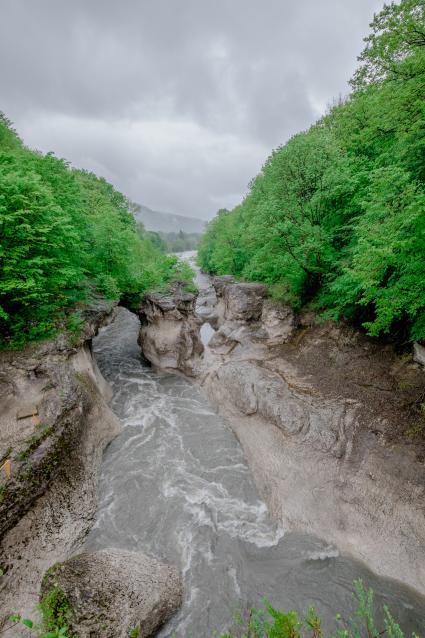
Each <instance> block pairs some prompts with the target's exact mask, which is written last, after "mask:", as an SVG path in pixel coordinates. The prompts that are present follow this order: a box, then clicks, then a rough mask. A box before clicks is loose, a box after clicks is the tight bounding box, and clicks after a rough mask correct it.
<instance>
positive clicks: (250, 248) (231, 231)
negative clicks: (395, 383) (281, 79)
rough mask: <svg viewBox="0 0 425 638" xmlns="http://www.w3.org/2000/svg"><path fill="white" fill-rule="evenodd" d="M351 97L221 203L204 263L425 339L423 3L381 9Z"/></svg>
mask: <svg viewBox="0 0 425 638" xmlns="http://www.w3.org/2000/svg"><path fill="white" fill-rule="evenodd" d="M370 27H371V32H370V34H369V35H368V36H367V37H366V38H365V48H364V50H363V52H362V54H361V56H360V57H359V62H360V65H359V68H358V70H357V71H356V73H355V75H354V77H353V78H352V80H351V87H352V91H351V93H350V95H348V97H346V98H345V99H343V100H339V101H338V102H337V103H335V104H334V105H333V106H332V107H331V108H330V109H329V110H328V112H327V113H326V115H325V116H324V117H322V118H321V119H320V120H319V121H318V122H316V123H315V124H314V125H313V126H312V127H311V128H310V129H309V130H307V131H305V132H301V133H299V134H297V135H295V136H294V137H292V138H291V139H290V140H289V141H288V142H287V143H286V144H284V145H283V146H281V147H279V148H277V149H276V150H274V151H273V152H272V154H271V156H270V157H269V158H268V159H267V161H266V163H265V164H264V166H263V168H262V170H261V172H260V174H259V175H257V177H255V179H253V181H252V182H251V184H250V185H249V192H248V194H247V196H246V197H245V199H244V201H243V202H242V203H241V204H240V205H239V206H236V208H234V209H233V210H231V211H228V210H220V211H219V212H218V214H217V216H216V217H215V218H214V220H213V221H212V222H210V223H209V225H208V227H207V231H206V233H205V235H204V237H203V239H202V240H201V245H200V249H199V263H200V265H201V266H202V268H203V269H205V270H207V271H209V272H211V273H217V274H225V273H232V274H234V275H236V276H237V277H239V278H242V279H247V280H255V281H261V282H265V283H266V284H268V285H269V288H270V293H271V295H272V296H273V297H275V298H277V299H280V300H282V301H283V302H285V303H289V304H291V305H292V306H293V307H294V308H295V309H298V310H299V309H300V308H301V307H303V306H304V305H305V304H309V305H311V306H312V307H314V308H316V309H318V310H320V311H321V313H322V316H324V317H326V318H334V319H340V318H345V319H348V320H350V321H353V322H356V323H357V324H361V325H363V326H364V328H365V329H366V331H367V332H368V334H369V335H372V336H378V335H384V334H385V333H389V334H390V335H391V337H396V338H398V339H401V340H402V341H408V340H420V339H424V338H425V2H424V0H402V1H401V2H400V3H399V4H394V3H392V4H389V5H385V6H384V8H383V9H382V11H381V12H380V13H378V14H377V15H375V16H374V19H373V22H372V23H371V25H370Z"/></svg>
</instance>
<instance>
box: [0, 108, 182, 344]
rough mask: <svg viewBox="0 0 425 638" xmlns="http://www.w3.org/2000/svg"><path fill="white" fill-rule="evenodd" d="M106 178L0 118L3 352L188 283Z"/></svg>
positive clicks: (0, 334)
mask: <svg viewBox="0 0 425 638" xmlns="http://www.w3.org/2000/svg"><path fill="white" fill-rule="evenodd" d="M130 211H131V204H130V202H129V201H128V200H127V199H126V198H125V197H124V195H122V194H121V193H119V192H118V191H117V190H115V189H114V188H113V186H112V185H111V184H109V183H108V182H107V181H106V180H104V179H103V178H100V177H97V176H96V175H94V174H93V173H90V172H88V171H85V170H78V169H75V168H73V167H71V166H70V164H69V163H68V162H66V161H65V160H63V159H59V158H57V157H55V156H54V155H53V154H52V153H47V154H42V153H39V152H36V151H32V150H30V149H28V148H26V147H25V146H24V144H23V143H22V141H21V140H20V138H19V137H18V135H17V133H16V132H15V130H14V129H13V126H12V124H11V122H10V121H9V120H8V119H7V118H6V116H5V115H3V114H1V113H0V347H7V346H20V345H23V344H24V343H25V342H26V341H30V340H33V339H40V338H45V337H48V336H50V335H52V334H53V333H54V332H55V331H56V330H57V329H58V328H63V327H65V328H66V327H67V326H75V325H77V324H78V313H79V309H81V308H83V307H84V306H85V305H86V304H88V303H92V302H93V300H95V299H96V298H98V297H102V298H107V299H121V300H122V301H123V302H124V303H126V304H127V305H131V304H134V305H136V304H137V302H138V301H139V299H140V297H141V295H142V294H143V293H144V292H145V291H146V290H148V289H151V288H158V287H161V286H164V285H166V284H167V282H169V281H171V280H172V279H173V278H182V277H183V278H184V277H187V276H188V272H187V269H185V267H184V266H183V265H181V264H180V263H179V262H178V260H177V259H176V258H175V257H172V256H167V255H164V254H163V253H162V252H161V250H160V249H159V248H158V247H157V246H155V245H154V243H153V242H152V239H151V237H150V236H149V233H147V232H146V231H145V230H144V228H143V227H142V226H140V225H138V226H137V227H136V222H135V219H134V217H133V215H132V214H131V212H130Z"/></svg>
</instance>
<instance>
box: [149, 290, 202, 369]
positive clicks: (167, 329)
mask: <svg viewBox="0 0 425 638" xmlns="http://www.w3.org/2000/svg"><path fill="white" fill-rule="evenodd" d="M195 302H196V295H194V294H192V293H188V292H184V291H183V290H182V289H181V288H179V287H177V288H176V289H175V290H174V292H170V293H168V294H160V293H153V294H148V295H146V296H145V298H144V300H143V303H142V305H141V307H140V310H139V317H140V322H141V328H140V335H139V344H140V347H141V349H142V352H143V355H144V356H145V357H146V359H147V360H148V361H150V362H151V363H152V365H153V366H155V367H157V368H161V369H162V370H168V371H174V372H182V373H183V374H186V375H188V376H193V375H194V374H195V370H196V367H197V365H198V363H199V361H200V356H201V354H202V352H203V349H204V346H203V345H202V341H201V338H200V335H199V329H200V325H201V321H200V320H199V319H198V318H197V317H196V316H195Z"/></svg>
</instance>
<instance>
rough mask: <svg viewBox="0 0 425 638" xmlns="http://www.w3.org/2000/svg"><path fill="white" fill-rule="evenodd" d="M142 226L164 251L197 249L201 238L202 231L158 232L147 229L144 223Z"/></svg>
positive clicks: (180, 251)
mask: <svg viewBox="0 0 425 638" xmlns="http://www.w3.org/2000/svg"><path fill="white" fill-rule="evenodd" d="M140 226H141V231H142V233H146V235H147V236H148V237H149V239H150V240H151V241H152V243H153V244H154V246H156V247H157V248H158V249H159V250H160V251H161V252H162V253H182V252H184V251H185V250H196V249H197V248H198V245H199V240H200V238H201V235H200V233H185V232H183V231H182V230H180V231H179V232H178V233H174V232H171V233H164V232H162V231H159V232H156V231H153V230H148V231H145V229H144V228H143V225H142V224H140V223H139V227H140Z"/></svg>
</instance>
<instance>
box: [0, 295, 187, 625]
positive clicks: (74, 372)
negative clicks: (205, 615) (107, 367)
mask: <svg viewBox="0 0 425 638" xmlns="http://www.w3.org/2000/svg"><path fill="white" fill-rule="evenodd" d="M113 317H114V305H113V304H106V303H99V304H98V305H97V306H96V307H95V308H91V309H87V310H86V311H85V312H84V314H83V324H82V328H81V331H80V332H79V333H78V334H75V333H74V334H71V335H70V334H66V333H62V334H60V335H59V336H58V337H57V338H55V339H52V340H50V341H44V342H42V343H40V344H35V345H34V344H33V345H30V346H28V347H26V348H25V349H23V350H20V351H8V352H2V353H1V354H0V370H1V373H0V414H1V428H0V459H1V463H0V465H1V466H2V470H1V476H0V490H1V492H0V556H1V561H0V568H1V573H2V575H1V576H0V598H1V607H0V609H1V613H0V630H3V631H4V630H5V628H7V627H9V626H10V622H9V621H8V620H7V619H8V617H9V616H10V614H12V613H16V612H18V613H20V614H22V615H23V616H24V617H29V618H33V619H34V618H36V617H37V611H36V607H37V604H38V601H39V591H40V586H41V583H42V580H43V575H44V574H45V572H46V570H48V569H49V568H52V566H53V565H54V564H56V563H58V561H59V564H58V566H57V568H56V569H59V570H66V569H67V565H68V561H69V559H70V557H72V556H74V555H75V553H76V552H77V551H78V548H79V547H80V545H81V542H82V540H83V539H84V537H85V536H86V534H87V532H88V531H89V530H90V528H91V525H92V523H93V517H94V514H95V511H96V506H97V489H96V488H97V476H98V468H99V465H100V462H101V459H102V453H103V450H104V448H105V446H106V445H107V444H108V443H109V442H110V441H111V439H113V438H114V437H115V436H116V435H117V434H118V433H119V432H120V430H121V426H120V423H119V421H118V419H117V418H116V417H115V415H114V414H113V412H112V411H111V410H110V408H109V406H108V401H109V399H110V397H111V390H110V388H109V386H108V384H107V383H106V381H105V380H104V379H103V377H102V375H101V374H100V372H99V370H98V368H97V365H96V362H95V361H94V359H93V357H92V352H91V340H92V338H93V337H94V336H95V335H96V334H97V332H98V331H99V330H100V329H101V327H102V326H105V325H107V324H108V323H109V322H110V321H111V320H112V319H113ZM121 559H122V560H121ZM75 560H77V559H71V562H72V561H74V563H72V565H78V569H77V570H74V572H73V574H74V577H73V581H72V582H73V587H74V589H73V592H74V594H75V593H76V592H77V591H78V588H79V591H80V593H81V592H82V594H81V596H80V601H79V605H80V607H81V604H83V609H84V611H83V612H81V609H80V607H79V605H78V604H77V603H76V601H73V603H72V604H74V603H76V604H75V606H74V607H73V608H72V614H71V616H70V618H71V617H72V619H73V621H72V623H71V624H72V626H74V624H75V626H76V627H77V628H78V631H79V635H81V636H82V637H83V636H86V635H98V636H100V635H102V636H104V635H105V636H106V635H111V636H121V635H122V636H127V635H128V631H127V630H130V629H132V628H134V627H135V626H136V625H137V623H138V622H143V623H144V625H146V632H148V630H149V632H150V633H152V632H154V631H155V630H156V628H157V627H158V626H159V625H161V624H162V623H163V622H164V621H165V620H166V619H167V618H168V617H169V615H170V614H171V613H172V612H173V611H175V609H176V608H177V607H178V606H179V604H180V599H181V585H180V584H179V578H178V575H177V574H175V573H174V571H173V572H172V573H171V572H170V571H169V568H168V567H166V566H164V565H161V564H160V563H158V561H154V560H153V559H149V558H147V557H144V556H143V555H141V554H138V555H137V556H132V557H128V556H127V557H126V556H124V557H122V556H121V558H120V556H116V552H115V554H114V551H113V550H111V551H106V552H103V554H102V556H98V555H97V553H93V554H87V553H86V554H84V555H82V556H79V557H78V560H77V562H76V563H75ZM117 562H121V571H123V570H124V571H125V570H126V579H127V581H128V582H127V590H128V592H129V591H130V589H131V587H132V586H133V585H134V587H133V589H132V590H131V591H132V594H131V595H132V596H133V598H134V604H133V605H130V606H129V607H128V606H127V607H125V608H123V610H122V613H121V616H119V617H118V616H116V614H115V616H114V614H113V612H112V611H111V613H110V614H107V615H106V616H105V614H103V615H102V614H100V613H99V614H98V619H97V620H98V622H100V619H101V620H102V623H103V629H102V631H100V629H99V627H98V633H96V634H93V633H90V631H91V630H92V629H93V623H94V622H95V620H94V616H93V614H94V615H96V613H97V612H96V610H97V611H99V609H98V607H99V605H101V606H102V604H103V603H107V605H108V606H109V607H110V608H111V610H112V609H113V605H112V602H111V591H112V590H113V589H114V583H115V584H116V574H117V569H116V567H117V566H116V563H117ZM141 563H143V566H144V569H143V570H142V571H140V569H138V568H139V567H140V564H141ZM93 566H95V568H94V567H93ZM132 566H133V568H132ZM68 569H69V568H68ZM90 569H92V571H93V574H94V572H96V578H97V580H96V579H95V578H94V576H93V574H92V576H93V577H90V587H89V588H88V587H87V586H84V577H85V576H87V574H88V573H89V572H90ZM132 569H133V571H132ZM136 572H137V573H136ZM49 573H51V572H50V571H49V572H48V574H49ZM56 580H57V579H56ZM55 582H56V581H55ZM86 585H87V583H86ZM48 586H49V579H48V577H45V578H44V581H43V592H44V593H46V591H47V590H48ZM46 588H47V589H46ZM170 591H172V595H170ZM68 593H69V592H68ZM117 595H118V594H117ZM121 595H122V592H121ZM102 601H103V602H102ZM68 602H71V601H70V600H69V601H68ZM115 602H116V604H118V599H117V600H116V601H115ZM96 605H97V607H96ZM88 609H92V611H93V614H92V617H91V619H90V622H91V625H90V622H88V625H89V628H88V629H87V623H86V624H84V619H83V620H81V614H83V616H84V615H85V616H86V617H87V610H88ZM117 619H118V620H119V621H120V632H121V633H117V632H116V631H115V629H116V626H115V625H116V622H118V620H117ZM114 623H115V624H114ZM114 627H115V629H114ZM106 629H108V632H109V633H108V632H106ZM7 631H8V633H7V635H8V636H21V635H22V636H23V635H27V634H28V630H27V629H25V628H20V626H19V625H16V626H14V627H12V628H11V629H8V630H7ZM105 632H106V633H105ZM146 632H145V633H144V635H146V636H148V635H150V633H149V632H148V633H146Z"/></svg>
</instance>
